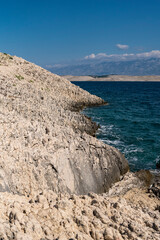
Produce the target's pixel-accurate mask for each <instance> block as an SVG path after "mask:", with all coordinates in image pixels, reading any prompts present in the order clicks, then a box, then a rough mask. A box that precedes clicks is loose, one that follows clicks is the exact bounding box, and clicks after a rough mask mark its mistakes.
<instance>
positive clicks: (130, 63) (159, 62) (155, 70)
mask: <svg viewBox="0 0 160 240" xmlns="http://www.w3.org/2000/svg"><path fill="white" fill-rule="evenodd" d="M46 68H47V69H48V70H50V71H51V72H53V73H56V74H59V75H75V76H79V75H108V74H119V75H139V76H142V75H160V58H145V59H136V60H117V61H108V60H101V61H93V60H92V61H86V62H84V61H82V62H80V63H76V64H68V65H54V66H48V67H46Z"/></svg>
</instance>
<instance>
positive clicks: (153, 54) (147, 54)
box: [84, 50, 160, 61]
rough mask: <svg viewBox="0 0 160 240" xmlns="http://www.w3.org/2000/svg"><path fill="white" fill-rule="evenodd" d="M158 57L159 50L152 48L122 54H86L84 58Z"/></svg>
mask: <svg viewBox="0 0 160 240" xmlns="http://www.w3.org/2000/svg"><path fill="white" fill-rule="evenodd" d="M152 57H154V58H160V50H152V51H150V52H143V53H124V54H110V55H107V54H106V53H98V54H94V53H92V54H91V55H88V56H86V57H85V58H84V59H85V60H90V59H94V60H100V59H105V60H107V61H110V60H113V61H116V60H132V59H133V60H134V59H142V58H144V59H145V58H152Z"/></svg>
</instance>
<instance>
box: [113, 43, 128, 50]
mask: <svg viewBox="0 0 160 240" xmlns="http://www.w3.org/2000/svg"><path fill="white" fill-rule="evenodd" d="M116 47H117V48H119V49H121V50H126V49H128V48H129V46H128V45H123V44H120V43H118V44H116Z"/></svg>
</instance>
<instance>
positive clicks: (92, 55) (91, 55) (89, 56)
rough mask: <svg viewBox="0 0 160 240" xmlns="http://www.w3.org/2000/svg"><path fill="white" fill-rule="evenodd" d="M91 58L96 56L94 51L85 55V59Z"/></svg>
mask: <svg viewBox="0 0 160 240" xmlns="http://www.w3.org/2000/svg"><path fill="white" fill-rule="evenodd" d="M93 58H96V55H95V54H94V53H92V54H90V55H88V56H86V57H85V59H93Z"/></svg>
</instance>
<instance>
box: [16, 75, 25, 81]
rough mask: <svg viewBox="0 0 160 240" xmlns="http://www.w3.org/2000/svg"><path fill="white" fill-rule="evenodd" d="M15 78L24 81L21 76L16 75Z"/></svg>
mask: <svg viewBox="0 0 160 240" xmlns="http://www.w3.org/2000/svg"><path fill="white" fill-rule="evenodd" d="M15 77H16V78H18V80H23V79H24V77H22V76H21V75H16V76H15Z"/></svg>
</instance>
